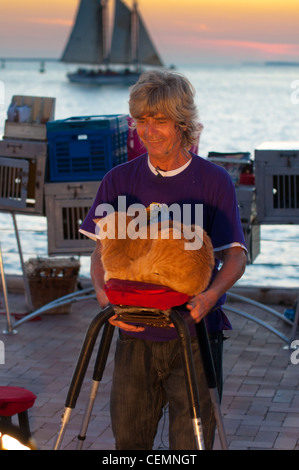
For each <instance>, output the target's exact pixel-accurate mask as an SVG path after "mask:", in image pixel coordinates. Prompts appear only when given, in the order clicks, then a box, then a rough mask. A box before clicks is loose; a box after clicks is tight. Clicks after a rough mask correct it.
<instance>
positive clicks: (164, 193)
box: [80, 154, 246, 341]
mask: <svg viewBox="0 0 299 470" xmlns="http://www.w3.org/2000/svg"><path fill="white" fill-rule="evenodd" d="M119 196H125V198H121V199H122V202H123V201H124V199H125V202H126V210H127V208H128V207H129V206H131V205H132V204H136V203H138V204H142V205H143V206H144V207H149V206H150V204H152V203H160V204H166V205H167V206H171V204H178V205H179V206H180V207H181V209H182V213H184V205H188V207H192V208H194V207H195V205H196V204H201V205H202V207H203V228H204V229H205V230H206V232H207V234H208V235H209V236H210V238H211V241H212V244H213V247H214V250H216V251H217V249H218V250H219V249H224V248H228V247H230V246H232V245H233V244H234V243H236V244H241V245H242V246H244V247H246V244H245V240H244V235H243V229H242V225H241V222H240V217H239V211H238V204H237V200H236V194H235V188H234V185H233V183H232V181H231V178H230V176H229V174H228V173H227V172H226V171H225V170H224V169H223V168H221V167H220V166H218V165H215V164H214V163H212V162H210V161H208V160H205V159H203V158H201V157H199V156H197V155H194V154H192V161H191V163H190V164H189V165H188V166H187V168H185V169H184V170H183V171H182V172H180V173H178V174H176V175H174V176H169V177H159V176H156V175H155V174H154V173H153V172H152V171H151V170H150V168H149V165H148V157H147V154H145V155H142V156H140V157H137V158H135V159H134V160H131V161H130V162H127V163H123V164H121V165H119V166H117V167H115V168H113V169H112V170H110V171H109V172H108V173H107V174H106V175H105V177H104V178H103V180H102V182H101V184H100V186H99V189H98V192H97V195H96V198H95V200H94V203H93V205H92V207H91V209H90V211H89V213H88V215H87V217H86V219H85V220H84V222H83V224H82V225H81V227H80V231H81V232H82V233H84V234H85V235H87V236H89V237H91V238H95V239H96V238H97V236H96V234H95V228H96V225H95V222H94V219H95V218H97V217H96V209H97V207H98V206H99V205H100V204H104V203H108V204H111V205H112V206H113V207H114V210H115V211H118V210H119V207H118V204H119ZM123 209H124V208H123V207H122V210H123ZM195 221H196V211H195V210H194V211H193V212H192V211H191V223H194V222H195ZM245 249H246V248H245ZM218 265H219V263H218V262H216V264H215V268H214V273H213V276H212V278H213V277H214V276H215V274H216V273H217V270H218ZM224 302H225V295H224V296H222V297H221V299H219V301H218V302H217V305H215V308H214V309H213V311H212V312H211V313H210V314H209V315H208V316H207V317H206V323H207V329H208V332H209V333H211V332H215V331H219V330H224V329H231V325H230V323H229V321H228V319H227V317H226V316H225V314H224V312H223V311H222V309H221V305H223V304H224ZM216 307H219V308H216ZM186 314H188V311H187V310H186ZM129 334H130V335H131V336H138V337H139V338H143V339H152V340H155V341H159V340H169V339H173V338H175V337H177V334H176V331H175V329H173V328H172V329H164V328H158V327H157V328H154V327H146V329H145V331H144V332H142V333H136V334H134V335H133V334H132V333H131V332H130V333H129ZM191 334H192V331H191Z"/></svg>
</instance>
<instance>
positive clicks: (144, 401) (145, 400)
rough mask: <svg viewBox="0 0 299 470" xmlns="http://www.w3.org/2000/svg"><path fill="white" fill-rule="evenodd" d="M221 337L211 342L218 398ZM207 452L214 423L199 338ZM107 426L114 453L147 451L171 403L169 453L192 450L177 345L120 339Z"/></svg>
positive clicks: (199, 377) (196, 353) (197, 360)
mask: <svg viewBox="0 0 299 470" xmlns="http://www.w3.org/2000/svg"><path fill="white" fill-rule="evenodd" d="M222 337H223V335H222V332H218V333H216V334H215V335H213V337H212V338H210V344H211V351H212V355H213V359H214V364H215V369H216V376H217V383H218V384H219V387H218V390H219V395H220V396H221V393H222V349H223V348H222ZM191 345H192V351H193V357H194V364H195V369H196V374H197V381H198V389H199V400H200V416H201V422H202V426H203V435H204V442H205V449H206V450H208V449H212V447H213V442H214V435H215V427H216V424H215V418H214V412H213V407H212V403H211V400H210V394H209V390H208V387H207V384H206V380H205V375H204V372H203V367H202V361H201V357H200V352H199V348H198V343H197V338H192V339H191ZM110 403H111V420H112V429H113V433H114V437H115V441H116V449H117V450H150V449H152V447H153V443H154V439H155V436H156V432H157V427H158V423H159V420H160V418H161V417H162V412H163V407H164V406H165V405H166V404H167V403H169V448H170V449H171V450H195V449H196V442H195V438H194V430H193V425H192V420H191V416H190V408H189V402H188V396H187V391H186V382H185V376H184V370H183V367H182V362H181V355H180V347H179V341H178V340H177V339H175V340H172V341H165V342H164V341H161V342H158V341H157V342H156V341H145V340H140V339H135V338H132V337H130V336H127V335H125V334H123V333H120V337H119V338H118V341H117V346H116V352H115V367H114V374H113V384H112V391H111V401H110Z"/></svg>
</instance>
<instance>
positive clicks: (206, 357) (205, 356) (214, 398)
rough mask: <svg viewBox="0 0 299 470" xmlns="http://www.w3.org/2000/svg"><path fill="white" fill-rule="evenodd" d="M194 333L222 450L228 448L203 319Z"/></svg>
mask: <svg viewBox="0 0 299 470" xmlns="http://www.w3.org/2000/svg"><path fill="white" fill-rule="evenodd" d="M196 334H197V339H198V344H199V349H200V353H201V358H202V362H203V367H204V371H205V376H206V379H207V384H208V388H209V392H210V398H211V402H212V405H213V408H214V415H215V419H216V424H217V428H218V433H219V438H220V443H221V447H222V449H223V450H227V449H228V444H227V439H226V434H225V430H224V425H223V419H222V414H221V409H220V400H219V394H218V389H217V382H216V374H215V367H214V362H213V358H212V353H211V347H210V343H209V338H208V334H207V329H206V324H205V321H204V320H202V321H200V322H199V323H197V324H196Z"/></svg>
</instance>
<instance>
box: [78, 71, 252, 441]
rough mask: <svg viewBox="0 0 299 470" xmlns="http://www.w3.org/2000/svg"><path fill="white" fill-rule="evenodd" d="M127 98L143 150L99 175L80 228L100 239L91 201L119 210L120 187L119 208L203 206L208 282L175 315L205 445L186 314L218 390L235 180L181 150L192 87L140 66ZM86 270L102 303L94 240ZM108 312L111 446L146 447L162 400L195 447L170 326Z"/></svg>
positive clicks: (204, 406)
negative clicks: (112, 335)
mask: <svg viewBox="0 0 299 470" xmlns="http://www.w3.org/2000/svg"><path fill="white" fill-rule="evenodd" d="M129 107H130V114H131V116H132V118H133V119H134V121H135V122H136V129H137V132H138V135H139V137H140V139H141V141H142V142H143V144H144V146H145V148H146V149H147V153H146V154H144V155H141V156H139V157H137V158H135V159H133V160H131V161H129V162H127V163H124V164H122V165H119V166H117V167H115V168H113V169H112V170H110V171H109V172H108V173H107V174H106V175H105V177H104V178H103V180H102V182H101V185H100V187H99V190H98V193H97V195H96V198H95V201H94V204H93V206H92V208H91V209H90V212H89V214H88V216H87V217H86V219H85V221H84V222H83V224H82V226H81V231H83V233H85V234H87V235H89V236H91V237H93V238H99V237H98V235H96V230H95V222H94V220H95V209H96V207H98V206H99V205H100V204H103V203H107V204H111V205H112V206H113V207H114V208H115V210H116V211H117V210H118V207H117V201H118V196H120V195H124V196H126V203H127V207H129V206H130V205H131V204H134V203H139V204H142V205H143V206H144V207H146V208H147V207H149V206H150V204H152V203H160V204H163V205H165V204H166V205H168V206H169V205H171V204H174V203H177V204H179V206H180V207H183V205H184V204H189V205H190V206H192V208H194V207H195V206H196V204H200V205H202V207H203V228H204V230H205V231H206V232H207V234H208V235H209V237H210V239H211V242H212V245H213V249H214V255H215V267H214V272H213V275H212V279H211V282H210V284H209V287H208V288H207V289H206V290H205V291H204V292H203V293H200V294H198V295H195V296H194V297H193V298H192V299H191V300H190V302H189V303H188V304H187V306H186V307H185V308H184V311H182V315H184V316H186V318H189V321H190V332H191V345H192V350H193V354H194V362H195V368H196V373H197V379H198V387H199V398H200V412H201V421H202V426H203V435H204V443H205V449H212V447H213V442H214V435H215V419H214V412H213V407H212V404H211V400H210V394H209V391H208V388H207V384H206V380H205V376H204V372H203V367H202V362H201V357H200V353H199V348H198V342H197V338H196V334H195V328H194V323H196V322H199V321H201V320H202V319H203V318H204V319H205V321H206V325H207V331H208V335H209V340H210V345H211V350H212V355H213V359H214V363H215V369H216V376H217V381H218V390H219V394H220V396H221V393H222V351H223V331H224V330H229V329H231V325H230V322H229V320H228V318H227V317H226V315H225V314H224V312H223V310H222V306H223V304H224V302H225V293H226V291H227V290H228V289H230V288H231V287H232V286H233V284H234V283H235V282H236V281H237V280H238V279H239V278H240V277H241V276H242V274H243V272H244V270H245V265H246V245H245V240H244V236H243V230H242V226H241V223H240V218H239V212H238V204H237V201H236V195H235V189H234V185H233V183H232V181H231V178H230V176H229V174H228V173H227V172H226V171H225V170H224V169H223V168H221V167H220V166H218V165H216V164H214V163H212V162H210V161H208V160H206V159H204V158H201V157H200V156H198V155H195V154H193V153H191V152H190V151H189V149H190V148H191V146H192V144H194V141H195V140H196V138H198V135H196V132H197V129H198V115H197V108H196V105H195V92H194V88H193V86H192V85H191V83H190V82H189V81H188V80H187V79H186V78H185V77H184V76H183V75H181V74H178V73H176V72H168V71H167V72H166V71H162V72H161V71H150V72H145V73H144V74H142V75H141V77H140V79H139V80H138V82H137V83H136V84H135V85H134V86H133V87H132V88H131V91H130V99H129ZM194 217H195V216H194V213H193V219H194ZM193 222H194V220H193ZM116 262H117V261H116ZM220 264H221V267H220ZM194 275H196V273H194ZM91 278H92V281H93V284H94V287H95V291H96V295H97V299H98V302H99V304H100V305H101V307H104V306H106V305H107V304H108V303H109V301H108V299H107V297H106V294H105V291H104V290H103V285H104V270H103V266H102V263H101V241H100V239H98V240H97V242H96V247H95V250H94V252H93V254H92V256H91ZM109 321H110V322H111V324H113V325H115V326H118V327H119V338H118V342H117V348H116V353H115V366H114V375H113V385H112V391H111V402H110V403H111V420H112V428H113V433H114V436H115V441H116V449H118V450H124V449H130V450H133V449H152V447H153V443H154V439H155V436H156V432H157V427H158V423H159V421H160V419H161V416H162V414H163V408H164V407H165V406H166V404H167V403H168V404H169V446H170V449H172V450H178V449H181V450H183V449H185V450H186V449H196V443H195V439H194V431H193V426H192V420H191V419H190V410H189V403H188V398H187V391H186V386H185V378H184V372H183V367H182V363H181V358H180V347H179V340H178V338H177V332H176V330H175V328H169V329H165V328H156V327H153V326H141V325H137V326H136V325H133V324H129V323H125V322H122V321H119V319H117V318H116V317H112V318H111V319H110V320H109Z"/></svg>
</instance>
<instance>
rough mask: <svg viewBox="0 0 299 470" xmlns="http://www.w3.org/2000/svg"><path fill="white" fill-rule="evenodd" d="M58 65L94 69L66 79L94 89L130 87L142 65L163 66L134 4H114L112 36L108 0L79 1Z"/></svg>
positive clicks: (116, 1) (69, 75)
mask: <svg viewBox="0 0 299 470" xmlns="http://www.w3.org/2000/svg"><path fill="white" fill-rule="evenodd" d="M110 37H111V41H110V40H109V39H110ZM61 61H62V62H64V63H73V64H75V63H76V64H81V65H83V64H89V65H91V66H93V67H94V66H97V67H98V69H97V70H95V69H93V68H91V69H90V68H89V69H88V68H79V69H78V70H77V71H76V72H73V73H68V75H67V76H68V79H69V80H70V81H71V82H76V83H86V84H97V85H116V84H122V85H132V84H133V83H136V81H137V80H138V78H139V76H140V74H141V72H142V67H143V66H144V65H150V66H158V67H162V66H163V63H162V61H161V59H160V57H159V54H158V52H157V50H156V48H155V46H154V44H153V42H152V40H151V38H150V35H149V33H148V31H147V29H146V26H145V24H144V22H143V20H142V17H141V15H140V13H139V11H138V7H137V2H136V1H134V3H133V7H132V8H129V7H128V6H127V5H126V4H125V3H124V2H123V1H122V0H115V7H114V24H113V30H112V33H111V32H110V31H109V9H108V0H81V1H80V4H79V8H78V11H77V15H76V20H75V23H74V26H73V29H72V31H71V34H70V37H69V39H68V42H67V45H66V47H65V50H64V52H63V55H62V57H61ZM115 66H118V68H117V69H115ZM119 67H121V68H119Z"/></svg>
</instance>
